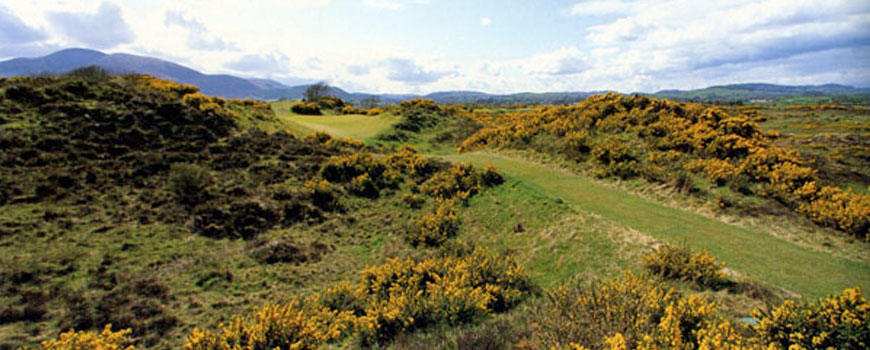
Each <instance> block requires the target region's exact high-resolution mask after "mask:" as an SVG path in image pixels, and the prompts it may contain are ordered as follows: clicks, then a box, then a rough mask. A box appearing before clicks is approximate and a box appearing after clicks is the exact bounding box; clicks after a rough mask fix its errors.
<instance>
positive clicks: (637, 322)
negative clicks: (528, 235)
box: [529, 274, 870, 350]
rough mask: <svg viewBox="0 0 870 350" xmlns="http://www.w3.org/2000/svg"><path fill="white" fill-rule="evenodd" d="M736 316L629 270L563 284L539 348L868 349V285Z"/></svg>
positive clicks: (535, 338)
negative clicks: (743, 319) (579, 284)
mask: <svg viewBox="0 0 870 350" xmlns="http://www.w3.org/2000/svg"><path fill="white" fill-rule="evenodd" d="M754 316H755V318H756V319H757V320H758V322H757V323H756V324H754V325H750V324H734V323H732V322H731V321H728V320H724V319H722V318H721V317H720V316H717V315H716V304H715V303H713V302H710V301H709V300H707V299H706V298H705V297H703V296H698V295H692V296H689V297H683V296H680V295H679V294H676V293H675V292H674V291H673V290H671V289H668V288H665V287H664V286H663V285H661V284H660V283H658V282H654V281H650V280H645V279H643V278H641V277H638V276H634V275H631V274H626V275H625V277H623V278H620V279H615V280H610V281H607V282H603V283H599V284H595V285H593V286H591V287H588V288H580V289H577V288H568V287H560V288H557V289H554V290H553V291H551V292H550V293H549V298H548V300H547V302H545V303H544V304H543V305H542V306H541V307H540V309H539V311H538V312H537V314H536V315H535V316H534V318H533V322H534V325H535V327H533V332H532V336H531V342H530V343H529V345H530V348H532V349H571V350H580V349H587V350H589V349H610V350H616V349H642V350H665V349H685V350H689V349H703V350H713V349H716V350H723V349H724V350H732V349H733V350H737V349H747V350H749V349H751V350H795V349H850V350H851V349H867V347H868V345H870V304H868V302H867V299H866V297H864V295H863V294H862V292H861V289H860V288H850V289H845V290H843V291H842V292H840V293H837V294H834V295H831V296H829V297H827V298H823V299H820V300H818V301H815V302H796V301H793V300H788V301H785V302H783V303H782V304H781V305H780V306H777V307H774V308H772V309H771V310H770V311H767V312H761V311H756V312H755V313H754Z"/></svg>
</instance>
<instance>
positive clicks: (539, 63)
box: [524, 46, 590, 75]
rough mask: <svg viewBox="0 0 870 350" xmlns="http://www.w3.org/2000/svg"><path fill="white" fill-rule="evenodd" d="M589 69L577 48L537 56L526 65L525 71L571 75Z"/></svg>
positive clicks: (562, 49) (527, 61) (572, 47)
mask: <svg viewBox="0 0 870 350" xmlns="http://www.w3.org/2000/svg"><path fill="white" fill-rule="evenodd" d="M589 68H590V66H589V64H588V63H587V62H586V56H585V55H584V54H583V53H582V52H581V51H580V49H579V48H577V47H576V46H571V47H563V48H561V49H559V50H556V51H553V52H549V53H544V54H539V55H535V56H533V57H531V58H530V59H528V60H526V61H525V63H524V69H525V71H526V72H527V73H530V74H548V75H570V74H577V73H582V72H583V71H585V70H587V69H589Z"/></svg>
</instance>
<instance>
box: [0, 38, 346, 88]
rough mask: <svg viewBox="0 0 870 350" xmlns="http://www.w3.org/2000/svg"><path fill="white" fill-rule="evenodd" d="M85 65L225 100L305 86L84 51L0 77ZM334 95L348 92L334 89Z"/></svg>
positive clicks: (3, 67) (11, 67)
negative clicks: (150, 77) (188, 87)
mask: <svg viewBox="0 0 870 350" xmlns="http://www.w3.org/2000/svg"><path fill="white" fill-rule="evenodd" d="M85 66H99V67H103V68H105V69H108V70H110V71H113V72H117V73H144V74H150V75H153V76H156V77H158V78H163V79H168V80H172V81H175V82H179V83H183V84H191V85H195V86H197V87H199V88H200V90H201V91H202V92H203V93H204V94H208V95H214V96H220V97H225V98H258V99H265V100H269V99H278V98H281V97H287V98H291V99H298V98H301V96H302V92H304V91H305V88H306V86H293V87H290V86H286V85H284V84H281V83H279V82H277V81H274V80H268V79H245V78H239V77H235V76H232V75H225V74H219V75H210V74H203V73H200V72H198V71H196V70H193V69H190V68H188V67H185V66H182V65H179V64H176V63H172V62H169V61H165V60H161V59H157V58H152V57H144V56H136V55H129V54H111V55H109V54H105V53H102V52H99V51H94V50H87V49H66V50H61V51H58V52H55V53H52V54H50V55H48V56H43V57H35V58H15V59H11V60H8V61H4V62H0V76H6V77H10V76H16V75H33V74H41V73H49V74H58V73H64V72H67V71H70V70H72V69H75V68H80V67H85ZM334 90H335V91H333V93H334V94H336V95H339V96H347V95H348V94H347V92H345V91H343V90H341V89H334Z"/></svg>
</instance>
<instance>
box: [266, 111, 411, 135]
mask: <svg viewBox="0 0 870 350" xmlns="http://www.w3.org/2000/svg"><path fill="white" fill-rule="evenodd" d="M294 103H295V102H276V103H273V104H272V110H274V111H275V115H276V116H277V117H278V119H279V120H280V121H281V122H283V123H284V124H286V125H287V126H288V128H289V129H290V131H291V132H292V133H293V134H295V135H296V136H306V135H310V134H313V133H315V132H318V131H322V132H326V133H328V134H330V135H332V136H334V137H351V138H356V139H367V138H369V137H372V136H375V135H377V134H379V133H381V132H383V131H385V130H387V129H389V128H390V126H392V125H393V124H395V123H396V122H398V121H399V119H400V117H398V116H395V115H392V114H382V115H379V116H373V117H370V116H366V115H359V114H349V115H329V114H327V115H299V114H296V113H293V112H291V111H290V106H292V105H293V104H294Z"/></svg>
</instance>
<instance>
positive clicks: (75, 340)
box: [40, 325, 134, 350]
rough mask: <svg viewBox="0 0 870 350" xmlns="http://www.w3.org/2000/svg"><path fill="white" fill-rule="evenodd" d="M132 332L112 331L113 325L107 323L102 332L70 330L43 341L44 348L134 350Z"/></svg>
mask: <svg viewBox="0 0 870 350" xmlns="http://www.w3.org/2000/svg"><path fill="white" fill-rule="evenodd" d="M130 333H132V331H131V330H129V329H125V330H120V331H117V332H113V331H112V325H106V327H105V328H104V329H103V331H102V332H100V333H95V332H76V331H74V330H70V331H68V332H64V333H61V334H60V336H59V337H58V339H56V340H46V341H44V342H42V346H41V347H40V349H42V350H133V349H134V348H133V346H132V345H129V344H130V343H132V341H131V339H129V338H128V337H127V336H128V335H129V334H130Z"/></svg>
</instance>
